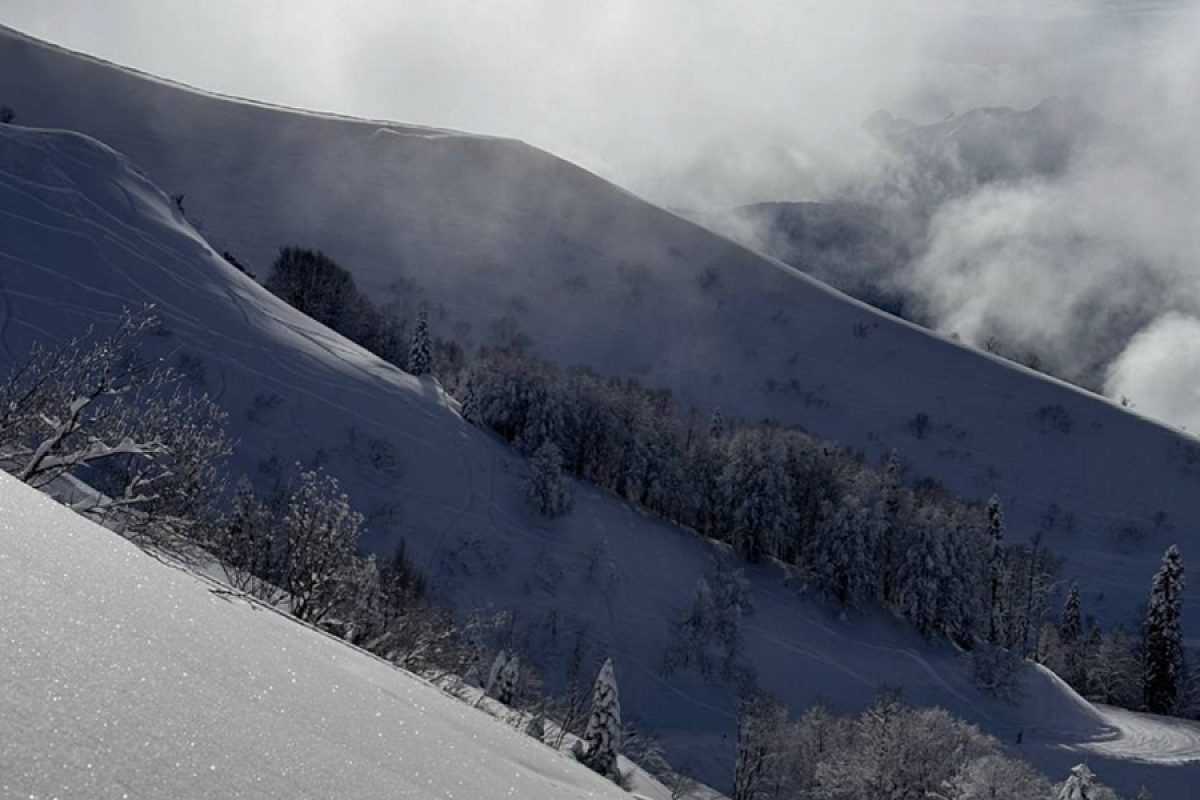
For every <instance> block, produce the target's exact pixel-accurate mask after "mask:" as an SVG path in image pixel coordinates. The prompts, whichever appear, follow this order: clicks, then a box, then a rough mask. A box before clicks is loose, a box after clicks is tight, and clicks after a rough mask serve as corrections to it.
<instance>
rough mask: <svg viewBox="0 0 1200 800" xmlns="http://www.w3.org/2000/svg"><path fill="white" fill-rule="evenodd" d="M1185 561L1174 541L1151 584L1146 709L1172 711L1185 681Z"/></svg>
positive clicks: (1147, 614)
mask: <svg viewBox="0 0 1200 800" xmlns="http://www.w3.org/2000/svg"><path fill="white" fill-rule="evenodd" d="M1182 613H1183V563H1182V562H1181V560H1180V556H1179V548H1178V547H1177V546H1175V545H1171V547H1170V548H1169V549H1168V550H1167V552H1166V555H1164V556H1163V562H1162V567H1161V568H1160V569H1159V570H1158V572H1157V573H1156V574H1155V575H1154V580H1153V582H1152V583H1151V587H1150V607H1149V608H1148V609H1147V611H1146V625H1145V669H1144V672H1143V677H1142V690H1143V694H1144V696H1145V704H1146V710H1147V711H1149V712H1151V713H1154V714H1170V713H1171V712H1172V711H1173V710H1174V709H1175V704H1176V702H1177V701H1178V700H1179V693H1180V690H1181V688H1182V685H1183V631H1182V629H1181V621H1182Z"/></svg>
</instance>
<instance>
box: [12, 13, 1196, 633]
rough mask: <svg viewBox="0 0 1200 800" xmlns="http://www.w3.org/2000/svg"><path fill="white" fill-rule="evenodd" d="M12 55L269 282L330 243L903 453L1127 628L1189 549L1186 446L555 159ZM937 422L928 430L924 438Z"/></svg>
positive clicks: (494, 143) (54, 110)
mask: <svg viewBox="0 0 1200 800" xmlns="http://www.w3.org/2000/svg"><path fill="white" fill-rule="evenodd" d="M0 65H2V67H3V68H2V69H0V101H3V102H5V103H6V104H8V105H10V106H12V107H13V108H14V109H15V110H16V112H17V115H18V118H17V121H18V123H23V124H28V125H38V126H47V127H62V128H67V129H71V130H78V131H81V132H84V133H87V134H89V135H92V136H95V137H96V138H98V139H100V140H101V141H104V142H105V143H107V144H109V145H110V146H113V147H115V148H117V149H118V150H120V151H121V152H124V153H126V154H128V155H129V156H130V157H132V158H133V159H135V160H136V161H137V163H138V164H139V165H140V166H141V167H143V168H144V169H145V170H146V171H147V174H148V175H149V176H150V177H151V178H152V179H153V180H154V181H155V182H156V183H157V184H158V185H160V186H162V187H163V188H164V189H165V190H166V191H168V192H171V193H183V194H184V195H185V200H184V204H185V207H186V208H187V209H188V214H189V215H190V216H191V217H192V218H193V219H194V220H199V224H200V225H201V226H202V228H203V230H204V232H205V234H206V236H207V237H209V239H210V241H212V242H213V244H214V246H215V247H216V248H217V249H218V250H223V249H226V248H228V249H230V250H232V251H233V253H234V254H235V255H236V256H237V257H238V258H239V259H240V260H242V261H245V262H247V263H249V264H250V266H251V267H252V268H253V269H255V270H257V271H258V273H259V274H260V276H261V275H262V274H264V273H265V272H266V270H267V267H268V266H269V263H270V260H271V258H272V257H273V254H274V253H275V251H276V250H277V248H278V247H279V246H281V245H285V244H296V245H301V246H318V247H321V248H323V249H324V250H325V251H326V252H328V253H330V254H331V255H332V256H334V257H335V258H336V259H338V260H339V261H340V262H342V263H343V264H344V265H345V266H347V267H348V268H349V269H351V271H352V272H353V273H354V274H355V275H356V277H357V278H358V280H359V282H360V284H362V285H363V286H364V287H366V288H367V289H369V290H370V291H371V292H372V293H373V294H374V295H375V296H376V298H377V299H378V300H379V301H380V302H381V303H387V302H388V301H389V300H390V299H392V298H398V299H399V300H400V301H401V303H402V305H406V306H407V307H409V308H411V307H412V306H413V305H414V304H415V303H416V302H419V301H428V302H430V303H431V304H432V306H433V308H434V314H433V320H432V324H433V327H434V329H435V331H436V332H437V333H439V334H440V335H445V336H449V335H454V336H457V337H458V338H459V339H460V340H461V341H463V343H464V344H467V345H471V344H480V343H487V342H489V341H495V339H496V338H497V335H498V334H497V330H498V329H502V328H504V326H505V323H516V324H517V325H518V326H519V327H520V328H521V329H522V330H523V331H524V332H525V333H527V334H528V335H530V336H531V337H532V339H533V341H534V342H535V344H536V345H537V347H538V349H539V350H540V351H541V352H542V353H543V354H545V355H547V356H549V357H551V358H554V359H557V360H560V361H564V362H586V363H590V364H593V365H595V366H596V367H598V368H600V369H601V370H603V371H606V372H611V373H623V374H634V375H638V376H640V377H642V378H643V379H644V380H645V381H646V382H648V383H650V384H653V385H658V386H664V387H669V388H672V389H674V390H675V391H676V392H677V393H678V394H679V395H680V396H681V397H682V399H683V402H684V404H685V405H688V404H692V405H695V406H697V407H699V408H701V409H707V408H710V407H713V406H721V407H722V408H723V409H725V411H726V414H727V416H744V417H746V418H751V419H758V418H762V417H773V418H776V419H779V420H781V421H783V422H785V423H789V424H800V425H803V426H805V427H806V428H808V429H809V430H812V431H814V432H816V433H818V434H819V435H822V436H825V437H828V438H830V439H834V440H837V441H839V442H843V443H845V444H847V445H850V446H853V447H861V448H863V449H865V450H867V451H868V452H869V453H871V454H876V455H877V454H879V453H881V452H883V451H884V450H885V449H886V448H889V447H892V446H895V447H897V448H899V450H900V451H901V453H902V454H903V456H904V458H905V459H906V461H907V462H908V463H909V464H910V466H911V468H912V470H911V474H913V475H918V474H920V475H931V476H934V477H937V478H940V479H942V480H943V481H944V482H946V483H947V484H948V485H949V486H951V487H952V488H954V489H955V490H958V491H960V492H963V493H966V494H968V495H970V496H975V497H980V498H982V497H986V496H987V495H990V494H991V493H992V492H999V493H1000V494H1001V496H1002V497H1003V498H1004V500H1005V502H1006V512H1007V516H1008V519H1009V521H1010V523H1011V528H1012V531H1011V535H1013V536H1016V537H1022V536H1028V535H1031V534H1032V533H1034V532H1035V531H1036V530H1037V529H1039V528H1046V529H1047V541H1048V544H1049V546H1050V547H1052V548H1053V549H1055V550H1057V551H1058V552H1060V553H1062V554H1064V555H1066V556H1068V558H1069V561H1068V567H1067V575H1068V577H1069V578H1070V579H1073V580H1078V581H1079V582H1080V583H1081V586H1082V588H1083V590H1084V599H1085V603H1086V605H1087V610H1088V612H1089V613H1096V614H1098V615H1100V616H1102V617H1105V618H1108V619H1110V620H1120V621H1124V620H1126V619H1127V618H1128V616H1129V615H1130V613H1131V612H1132V610H1133V609H1134V607H1135V605H1136V604H1137V603H1139V602H1141V601H1142V600H1143V599H1144V597H1145V594H1146V586H1147V583H1148V580H1149V577H1150V575H1151V574H1152V572H1153V570H1154V568H1155V566H1156V564H1157V561H1158V559H1159V557H1160V556H1161V554H1162V552H1163V550H1164V549H1165V548H1166V546H1167V545H1168V544H1170V543H1171V542H1173V541H1175V540H1182V541H1181V544H1182V545H1183V548H1184V554H1185V558H1186V557H1187V555H1188V553H1189V552H1190V545H1191V544H1192V542H1194V541H1195V539H1194V537H1193V536H1192V533H1191V527H1192V525H1193V521H1194V520H1196V519H1197V517H1198V516H1200V493H1198V492H1197V491H1196V489H1197V487H1198V486H1200V480H1198V475H1197V473H1198V471H1200V445H1198V444H1197V443H1195V442H1194V441H1193V440H1191V439H1190V438H1185V437H1182V436H1180V435H1178V434H1177V433H1176V432H1174V431H1172V430H1168V429H1166V428H1164V427H1160V426H1158V425H1155V424H1152V423H1149V422H1147V421H1145V420H1142V419H1139V418H1138V417H1136V416H1134V415H1131V414H1129V413H1127V412H1126V411H1125V410H1123V409H1120V408H1117V407H1115V406H1114V405H1112V404H1110V403H1109V402H1107V401H1105V400H1102V399H1099V398H1097V397H1095V396H1092V395H1089V394H1085V393H1081V392H1079V391H1076V390H1074V389H1072V388H1069V387H1067V386H1064V385H1061V384H1058V383H1056V382H1054V381H1050V380H1046V379H1044V378H1042V377H1041V376H1037V375H1035V374H1034V373H1032V372H1028V371H1025V370H1021V369H1019V368H1014V367H1013V366H1012V365H1011V364H1009V363H1007V362H1003V361H1001V360H999V359H994V358H990V357H988V356H986V355H983V354H980V353H978V352H976V351H974V350H971V349H968V348H964V347H960V346H958V345H956V344H954V343H952V342H948V341H946V340H944V339H941V338H938V337H936V336H934V335H930V334H929V333H927V332H925V331H921V330H918V329H916V328H915V327H912V326H909V325H905V324H902V323H898V322H896V321H895V320H893V319H891V318H889V317H886V316H884V315H880V314H877V313H875V312H874V311H872V310H870V309H868V308H866V307H864V306H862V305H859V304H857V303H855V302H852V301H848V300H847V299H846V298H845V297H843V296H842V295H840V294H837V293H835V292H831V291H829V290H827V289H826V288H825V287H823V286H821V285H819V284H817V283H815V282H813V281H811V280H808V279H807V278H805V277H804V276H802V275H800V274H799V273H798V272H797V271H795V270H793V269H790V268H788V267H785V266H783V265H782V264H780V263H778V262H773V261H771V260H769V259H767V258H764V257H761V256H759V255H757V254H755V253H753V252H751V251H749V250H746V249H744V248H742V247H739V246H736V245H734V244H732V243H730V242H729V241H727V240H725V239H722V238H719V237H717V236H715V235H713V234H711V233H709V232H707V231H705V230H703V229H702V228H700V227H698V226H696V225H693V224H691V223H688V222H685V221H683V220H682V219H680V218H678V217H675V216H673V215H671V214H669V213H667V212H665V211H662V210H660V209H657V208H655V207H652V206H650V205H648V204H646V203H644V202H642V201H640V200H638V199H637V198H635V197H632V196H630V195H629V194H628V193H625V192H623V191H621V190H620V189H618V188H617V187H615V186H612V185H610V184H608V183H606V182H604V181H602V180H600V179H598V178H596V177H595V176H593V175H591V174H589V173H587V172H585V171H583V170H581V169H578V168H576V167H574V166H573V165H571V164H568V163H566V162H563V161H560V160H558V159H555V158H553V157H551V156H550V155H548V154H546V153H542V152H539V151H537V150H535V149H533V148H530V147H527V146H525V145H523V144H520V143H518V142H513V141H506V140H497V139H488V138H484V137H478V136H469V135H464V134H458V133H453V132H447V131H436V130H429V129H423V128H416V127H411V126H401V125H395V124H391V123H379V122H365V121H359V120H350V119H344V118H333V117H328V116H320V115H316V114H310V113H302V112H293V111H287V110H283V109H277V108H270V107H266V106H262V105H259V104H254V103H248V102H242V101H234V100H229V99H224V98H218V97H214V96H211V95H207V94H203V93H200V92H196V91H193V90H190V89H186V88H184V87H180V86H177V85H173V84H170V83H167V82H164V81H161V80H156V79H153V78H150V77H147V76H144V75H139V74H136V73H133V72H131V71H129V70H124V69H120V68H117V67H114V66H112V65H108V64H105V63H102V62H99V61H96V60H93V59H90V58H87V57H83V56H79V55H76V54H72V53H69V52H67V51H64V50H60V49H57V48H54V47H51V46H48V45H45V44H43V43H40V42H37V41H35V40H32V39H29V38H26V37H24V36H22V35H20V34H17V33H15V32H12V31H8V30H3V29H0ZM406 281H409V282H407V283H406ZM411 282H415V284H416V285H417V286H419V287H421V290H422V291H420V292H414V291H413V290H412V283H411ZM919 412H925V413H927V414H928V415H929V417H930V420H931V422H932V426H933V427H932V432H931V433H930V434H929V435H927V436H925V437H924V438H917V437H915V436H914V435H912V434H911V433H910V431H909V423H910V421H911V420H912V419H913V418H914V417H915V416H916V415H917V414H918V413H919ZM239 413H240V412H239ZM1189 592H1190V595H1189V597H1190V602H1191V603H1192V604H1193V605H1198V606H1200V586H1198V585H1194V586H1193V588H1191V589H1189Z"/></svg>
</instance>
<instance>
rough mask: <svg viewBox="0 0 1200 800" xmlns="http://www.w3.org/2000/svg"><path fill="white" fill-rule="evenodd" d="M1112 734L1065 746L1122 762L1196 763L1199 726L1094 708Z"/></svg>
mask: <svg viewBox="0 0 1200 800" xmlns="http://www.w3.org/2000/svg"><path fill="white" fill-rule="evenodd" d="M1096 708H1097V710H1098V711H1099V712H1100V715H1101V716H1102V717H1103V718H1104V720H1105V721H1106V722H1107V723H1108V724H1110V725H1111V726H1112V727H1113V729H1114V732H1113V734H1112V737H1111V738H1107V739H1103V740H1100V741H1095V742H1087V743H1084V744H1080V745H1074V746H1070V747H1068V749H1071V750H1074V751H1077V752H1080V753H1084V754H1087V753H1094V754H1096V755H1100V756H1105V757H1108V758H1117V759H1121V760H1122V761H1133V762H1140V763H1144V764H1156V765H1164V766H1180V765H1183V764H1189V763H1193V762H1196V761H1200V723H1197V722H1194V721H1192V720H1184V719H1177V718H1174V717H1158V716H1154V715H1152V714H1139V713H1135V712H1133V711H1126V710H1125V709H1122V708H1114V707H1112V706H1097V707H1096Z"/></svg>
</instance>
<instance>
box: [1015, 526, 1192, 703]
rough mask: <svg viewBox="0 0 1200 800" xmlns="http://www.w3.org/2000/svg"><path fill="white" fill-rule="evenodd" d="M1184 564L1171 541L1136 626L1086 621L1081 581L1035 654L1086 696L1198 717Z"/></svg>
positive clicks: (1045, 629) (1046, 629) (1041, 638)
mask: <svg viewBox="0 0 1200 800" xmlns="http://www.w3.org/2000/svg"><path fill="white" fill-rule="evenodd" d="M1183 588H1184V570H1183V562H1182V557H1181V556H1180V552H1179V548H1178V547H1176V546H1175V545H1172V546H1171V547H1170V548H1168V550H1167V552H1166V554H1165V555H1164V556H1163V561H1162V566H1161V568H1160V569H1159V570H1158V571H1157V572H1156V573H1155V575H1154V578H1153V580H1152V581H1151V585H1150V599H1149V604H1148V605H1147V607H1146V613H1145V617H1144V619H1142V620H1141V621H1140V626H1139V627H1140V630H1139V631H1137V632H1136V633H1132V634H1131V633H1130V632H1129V631H1128V630H1126V629H1125V628H1123V627H1120V626H1117V627H1113V628H1110V629H1109V630H1107V631H1105V630H1103V629H1102V628H1101V627H1100V625H1099V624H1097V623H1096V622H1095V621H1094V620H1092V621H1091V622H1090V624H1087V625H1086V626H1085V622H1084V613H1083V600H1082V595H1081V593H1080V591H1079V587H1078V586H1072V587H1071V588H1070V590H1069V591H1068V592H1067V598H1066V602H1065V604H1064V606H1063V611H1062V617H1061V620H1060V621H1059V622H1058V623H1053V622H1050V623H1046V625H1044V626H1043V627H1042V630H1041V633H1040V635H1039V637H1038V638H1039V641H1038V651H1037V657H1038V660H1039V661H1041V662H1042V663H1043V664H1045V665H1046V666H1047V667H1049V668H1050V669H1052V670H1054V672H1056V673H1057V674H1058V675H1059V677H1061V678H1062V679H1063V680H1064V681H1066V682H1067V683H1068V684H1069V685H1070V686H1071V687H1072V688H1074V689H1075V690H1076V691H1078V692H1079V693H1080V694H1082V695H1083V696H1085V697H1087V698H1089V699H1091V700H1094V701H1096V702H1101V703H1107V704H1109V705H1115V706H1121V707H1124V708H1130V709H1134V710H1140V711H1149V712H1151V713H1154V714H1169V715H1181V716H1188V717H1198V716H1200V673H1197V672H1195V671H1189V670H1188V668H1187V664H1186V660H1185V652H1184V646H1183V627H1182V618H1183Z"/></svg>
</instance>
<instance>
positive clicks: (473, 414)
mask: <svg viewBox="0 0 1200 800" xmlns="http://www.w3.org/2000/svg"><path fill="white" fill-rule="evenodd" d="M461 408H462V410H461V413H462V418H463V419H465V420H466V421H467V422H469V423H471V424H472V425H479V424H481V423H482V422H483V420H482V419H481V418H480V416H479V396H478V395H477V394H476V392H475V373H474V372H470V373H467V382H466V386H464V387H463V399H462V407H461Z"/></svg>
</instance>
